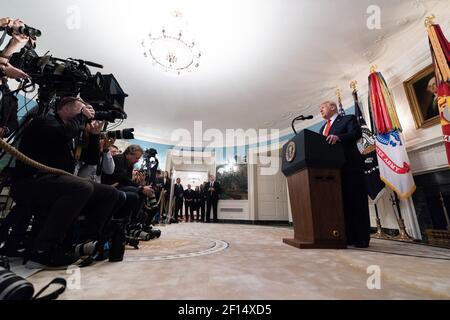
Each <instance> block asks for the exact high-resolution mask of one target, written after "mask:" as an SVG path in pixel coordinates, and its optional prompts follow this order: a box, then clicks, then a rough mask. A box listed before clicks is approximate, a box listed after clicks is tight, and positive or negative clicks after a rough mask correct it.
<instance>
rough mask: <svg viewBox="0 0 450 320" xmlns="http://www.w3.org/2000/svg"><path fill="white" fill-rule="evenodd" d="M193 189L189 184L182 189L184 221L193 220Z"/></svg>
mask: <svg viewBox="0 0 450 320" xmlns="http://www.w3.org/2000/svg"><path fill="white" fill-rule="evenodd" d="M193 209H194V190H192V189H191V185H190V184H188V188H187V189H186V190H184V210H185V212H184V216H185V217H186V222H188V221H190V222H192V221H193V220H194V212H193Z"/></svg>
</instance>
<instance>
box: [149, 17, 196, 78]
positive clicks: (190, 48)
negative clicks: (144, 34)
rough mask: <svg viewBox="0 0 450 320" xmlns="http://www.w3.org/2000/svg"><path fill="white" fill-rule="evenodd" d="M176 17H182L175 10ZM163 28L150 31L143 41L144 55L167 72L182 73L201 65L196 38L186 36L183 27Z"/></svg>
mask: <svg viewBox="0 0 450 320" xmlns="http://www.w3.org/2000/svg"><path fill="white" fill-rule="evenodd" d="M173 15H174V17H175V18H177V19H179V18H181V13H180V12H179V11H175V12H174V13H173ZM171 29H174V28H170V27H169V28H164V27H163V28H162V29H161V31H160V32H157V33H153V32H151V33H149V34H148V39H146V40H143V41H142V43H141V44H142V47H143V49H144V57H146V58H150V59H151V60H152V63H153V65H155V66H158V67H160V68H162V69H163V70H164V71H166V72H171V73H175V74H178V75H180V74H181V73H182V72H191V71H192V70H195V69H196V68H198V67H199V65H200V62H199V60H200V57H201V53H200V51H198V50H197V49H196V48H195V41H194V40H192V39H191V40H187V39H185V38H184V33H183V31H182V30H181V28H179V27H178V28H177V31H176V32H175V31H170V30H171Z"/></svg>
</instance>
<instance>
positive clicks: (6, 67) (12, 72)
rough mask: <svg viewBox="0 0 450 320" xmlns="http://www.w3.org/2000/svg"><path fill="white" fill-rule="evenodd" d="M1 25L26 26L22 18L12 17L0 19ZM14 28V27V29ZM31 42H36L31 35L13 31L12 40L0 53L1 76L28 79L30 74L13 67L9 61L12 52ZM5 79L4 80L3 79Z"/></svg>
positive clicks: (11, 26)
mask: <svg viewBox="0 0 450 320" xmlns="http://www.w3.org/2000/svg"><path fill="white" fill-rule="evenodd" d="M0 26H1V27H10V28H18V27H23V26H25V24H24V22H23V21H22V20H19V19H16V20H12V19H10V18H3V19H0ZM13 30H14V29H13ZM27 43H31V44H34V39H31V38H30V37H28V36H26V35H24V34H21V33H18V32H15V31H13V32H12V34H11V40H10V41H9V43H8V45H7V46H6V47H5V49H3V51H2V52H1V54H0V78H4V77H7V78H11V79H28V78H29V76H28V75H27V74H26V73H25V72H23V71H22V70H20V69H17V68H15V67H13V66H12V65H11V64H10V63H9V59H10V58H11V56H12V54H13V53H14V52H16V51H19V50H20V49H21V48H22V47H23V46H24V45H25V44H27ZM2 81H4V80H2Z"/></svg>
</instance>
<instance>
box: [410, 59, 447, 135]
mask: <svg viewBox="0 0 450 320" xmlns="http://www.w3.org/2000/svg"><path fill="white" fill-rule="evenodd" d="M403 87H404V88H405V92H406V97H407V98H408V103H409V107H410V108H411V112H412V114H413V117H414V122H415V124H416V129H419V128H426V127H431V126H434V125H436V124H438V123H439V121H440V119H439V108H438V105H437V92H436V88H437V83H436V76H435V73H434V68H433V65H430V66H428V67H426V68H425V69H423V70H421V71H419V72H418V73H416V74H415V75H413V76H412V77H411V78H409V79H408V80H406V81H405V82H403Z"/></svg>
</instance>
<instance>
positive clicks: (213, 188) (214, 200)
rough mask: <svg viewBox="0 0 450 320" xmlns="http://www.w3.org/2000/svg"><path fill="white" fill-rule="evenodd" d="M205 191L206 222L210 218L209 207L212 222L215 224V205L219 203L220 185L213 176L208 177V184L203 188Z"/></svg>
mask: <svg viewBox="0 0 450 320" xmlns="http://www.w3.org/2000/svg"><path fill="white" fill-rule="evenodd" d="M205 188H206V190H205V192H206V206H207V209H206V222H209V221H210V218H211V207H212V209H213V222H217V221H218V220H217V204H218V202H219V194H220V184H219V183H218V182H217V181H216V180H215V177H214V176H213V175H210V176H209V182H208V183H207V184H206V186H205Z"/></svg>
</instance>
